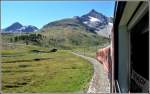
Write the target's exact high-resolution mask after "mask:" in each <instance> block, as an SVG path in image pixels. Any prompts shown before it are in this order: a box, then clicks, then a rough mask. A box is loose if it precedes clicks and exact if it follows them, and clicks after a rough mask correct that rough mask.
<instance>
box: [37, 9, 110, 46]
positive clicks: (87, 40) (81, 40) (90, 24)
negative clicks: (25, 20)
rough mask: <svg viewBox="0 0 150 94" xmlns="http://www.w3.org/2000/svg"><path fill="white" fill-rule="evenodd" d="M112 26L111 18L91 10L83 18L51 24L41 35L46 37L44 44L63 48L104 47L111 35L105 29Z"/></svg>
mask: <svg viewBox="0 0 150 94" xmlns="http://www.w3.org/2000/svg"><path fill="white" fill-rule="evenodd" d="M110 24H112V23H111V22H110V19H109V17H106V16H105V15H103V14H101V13H98V12H96V11H95V10H91V11H90V12H89V13H87V14H85V15H83V16H81V17H79V16H74V17H73V18H65V19H61V20H57V21H54V22H50V23H48V24H46V25H44V26H43V27H42V28H41V32H40V34H41V35H42V36H45V39H44V42H45V43H44V42H43V43H44V44H50V45H57V47H61V48H69V47H76V46H87V47H88V46H95V45H103V44H105V43H107V42H108V41H109V39H108V36H107V35H109V33H107V32H108V30H107V29H105V28H107V27H108V26H110ZM103 29H104V30H103ZM99 30H102V31H99Z"/></svg>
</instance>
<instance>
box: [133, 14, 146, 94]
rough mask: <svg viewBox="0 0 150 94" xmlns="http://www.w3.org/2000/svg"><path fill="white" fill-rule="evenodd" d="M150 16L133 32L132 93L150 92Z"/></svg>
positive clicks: (140, 22)
mask: <svg viewBox="0 0 150 94" xmlns="http://www.w3.org/2000/svg"><path fill="white" fill-rule="evenodd" d="M148 18H149V16H148V13H147V14H146V15H145V16H144V17H143V18H142V19H141V20H140V21H139V23H138V24H137V25H136V26H135V27H134V28H133V29H132V30H131V33H130V39H131V40H130V41H131V42H130V43H131V44H130V47H131V50H130V51H131V76H130V77H131V78H130V85H131V86H130V92H148V89H149V84H148V83H149V82H148V79H149V32H148V26H149V22H148V21H149V19H148Z"/></svg>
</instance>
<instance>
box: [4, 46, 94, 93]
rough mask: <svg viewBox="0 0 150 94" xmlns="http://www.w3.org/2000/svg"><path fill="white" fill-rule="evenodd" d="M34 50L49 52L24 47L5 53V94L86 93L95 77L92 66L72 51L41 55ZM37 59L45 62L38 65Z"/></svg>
mask: <svg viewBox="0 0 150 94" xmlns="http://www.w3.org/2000/svg"><path fill="white" fill-rule="evenodd" d="M21 48H22V49H21ZM34 49H36V50H44V51H48V49H46V48H43V49H42V48H41V47H36V46H25V45H22V46H21V45H20V46H16V47H15V49H14V50H13V51H12V52H11V49H7V50H6V49H5V50H3V51H2V91H3V92H8V93H13V92H14V93H20V92H26V93H27V92H28V93H29V92H31V93H33V92H39V93H42V92H50V93H54V92H78V91H86V90H87V88H88V85H89V82H90V80H91V78H92V75H93V66H92V65H91V64H90V63H88V61H86V60H84V59H82V58H80V57H78V56H75V55H73V54H71V53H70V52H69V51H63V50H60V51H58V52H55V53H40V54H39V53H33V52H32V51H31V50H34ZM4 55H5V57H3V56H4ZM7 56H8V57H7ZM11 56H12V57H11ZM38 58H40V59H41V58H45V59H43V60H38V61H36V60H35V59H38ZM19 60H22V61H19ZM11 61H12V62H11ZM15 61H16V62H15Z"/></svg>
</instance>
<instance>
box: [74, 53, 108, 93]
mask: <svg viewBox="0 0 150 94" xmlns="http://www.w3.org/2000/svg"><path fill="white" fill-rule="evenodd" d="M73 54H75V55H77V56H80V57H82V58H84V59H86V60H88V61H90V63H91V64H93V66H94V75H93V77H92V80H91V82H90V86H89V89H88V91H87V93H109V92H110V85H109V81H108V79H107V75H106V74H105V73H104V70H103V66H102V65H101V64H100V63H99V62H98V61H97V60H96V59H94V58H90V57H87V56H83V55H80V54H77V53H74V52H73Z"/></svg>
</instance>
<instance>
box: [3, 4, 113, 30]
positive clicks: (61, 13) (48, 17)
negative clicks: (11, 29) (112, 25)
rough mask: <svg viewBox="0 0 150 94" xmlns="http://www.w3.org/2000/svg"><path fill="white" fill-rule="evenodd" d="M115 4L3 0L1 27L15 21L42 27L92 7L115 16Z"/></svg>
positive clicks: (79, 14) (84, 11) (77, 14)
mask: <svg viewBox="0 0 150 94" xmlns="http://www.w3.org/2000/svg"><path fill="white" fill-rule="evenodd" d="M114 6H115V1H2V3H1V28H2V29H3V28H6V27H8V26H9V25H11V24H13V23H14V22H20V23H21V24H22V25H34V26H36V27H38V28H42V27H43V25H45V24H47V23H49V22H52V21H56V20H61V19H64V18H72V17H74V16H82V15H84V14H87V13H88V12H89V11H90V10H92V9H95V10H96V11H97V12H100V13H102V14H104V15H106V16H112V17H113V13H114Z"/></svg>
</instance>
